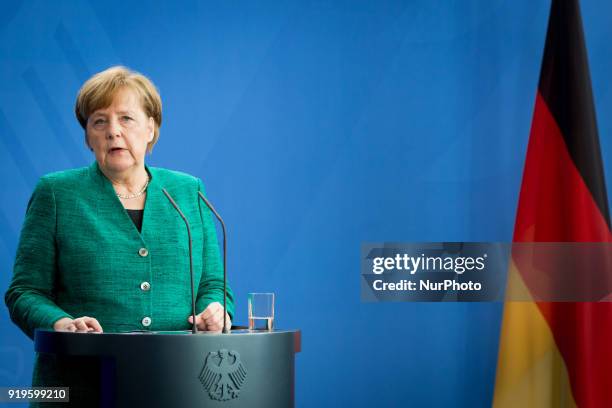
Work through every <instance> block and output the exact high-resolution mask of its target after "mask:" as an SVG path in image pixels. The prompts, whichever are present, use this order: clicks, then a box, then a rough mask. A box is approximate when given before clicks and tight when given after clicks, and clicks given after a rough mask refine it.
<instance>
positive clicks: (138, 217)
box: [127, 210, 144, 232]
mask: <svg viewBox="0 0 612 408" xmlns="http://www.w3.org/2000/svg"><path fill="white" fill-rule="evenodd" d="M127 213H128V215H129V216H130V218H131V219H132V222H133V223H134V225H135V226H136V228H138V231H139V232H140V230H141V229H142V215H143V214H144V210H127Z"/></svg>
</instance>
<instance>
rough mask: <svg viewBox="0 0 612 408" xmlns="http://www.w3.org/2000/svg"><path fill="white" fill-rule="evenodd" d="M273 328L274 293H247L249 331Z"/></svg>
mask: <svg viewBox="0 0 612 408" xmlns="http://www.w3.org/2000/svg"><path fill="white" fill-rule="evenodd" d="M273 328H274V293H249V330H272V329H273Z"/></svg>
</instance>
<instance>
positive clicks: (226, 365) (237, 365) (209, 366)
mask: <svg viewBox="0 0 612 408" xmlns="http://www.w3.org/2000/svg"><path fill="white" fill-rule="evenodd" d="M246 375H247V372H246V369H245V367H244V364H242V361H240V354H238V352H237V351H233V350H231V351H228V350H226V349H221V350H218V351H212V352H210V353H208V355H207V356H206V362H205V363H204V368H202V372H201V373H200V377H199V378H200V381H201V382H202V385H204V388H205V389H206V391H207V392H208V395H209V396H210V398H211V399H213V400H217V401H227V400H230V399H234V398H238V394H239V392H240V388H241V387H242V385H243V384H244V381H245V380H246Z"/></svg>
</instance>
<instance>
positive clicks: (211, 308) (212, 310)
mask: <svg viewBox="0 0 612 408" xmlns="http://www.w3.org/2000/svg"><path fill="white" fill-rule="evenodd" d="M220 306H221V304H220V303H219V302H212V303H211V304H210V305H208V306H207V307H206V309H204V311H203V312H202V313H200V314H201V315H202V318H204V319H208V318H209V317H210V316H212V315H213V314H214V313H215V312H216V311H217V310H218V309H219V307H220Z"/></svg>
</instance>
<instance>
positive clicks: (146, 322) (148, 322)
mask: <svg viewBox="0 0 612 408" xmlns="http://www.w3.org/2000/svg"><path fill="white" fill-rule="evenodd" d="M142 325H143V326H144V327H149V326H150V325H151V318H150V317H145V318H144V319H142Z"/></svg>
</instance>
